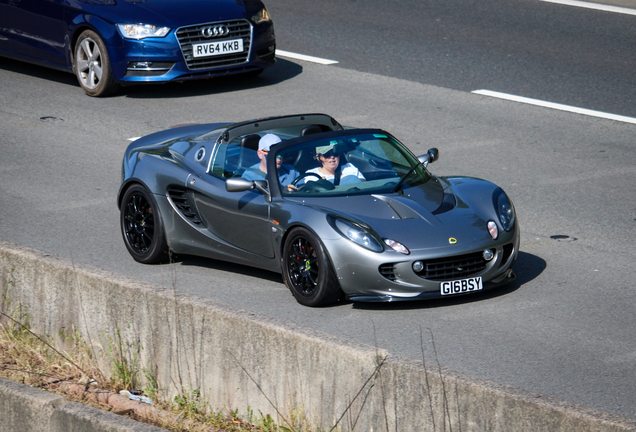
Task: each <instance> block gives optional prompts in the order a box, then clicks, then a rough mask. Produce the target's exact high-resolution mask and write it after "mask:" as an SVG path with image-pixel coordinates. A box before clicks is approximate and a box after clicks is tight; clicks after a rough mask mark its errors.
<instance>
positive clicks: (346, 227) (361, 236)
mask: <svg viewBox="0 0 636 432" xmlns="http://www.w3.org/2000/svg"><path fill="white" fill-rule="evenodd" d="M332 221H333V226H334V227H335V228H336V230H337V231H338V232H339V233H340V234H342V236H344V237H346V238H348V239H349V240H351V241H352V242H354V243H355V244H357V245H360V246H362V247H363V248H365V249H369V250H370V251H373V252H382V251H383V250H384V247H383V246H382V245H381V244H380V242H379V241H378V240H376V238H375V237H374V236H373V235H371V234H370V233H368V232H367V231H366V230H364V229H363V228H362V227H360V226H358V225H354V224H352V223H351V222H347V221H344V220H342V219H340V218H333V219H332Z"/></svg>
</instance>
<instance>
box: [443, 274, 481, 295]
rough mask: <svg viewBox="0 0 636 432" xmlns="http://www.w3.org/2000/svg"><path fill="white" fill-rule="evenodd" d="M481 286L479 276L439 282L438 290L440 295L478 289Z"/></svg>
mask: <svg viewBox="0 0 636 432" xmlns="http://www.w3.org/2000/svg"><path fill="white" fill-rule="evenodd" d="M483 288H484V286H483V285H482V283H481V277H474V278H468V279H460V280H454V281H449V282H442V283H441V284H440V292H441V293H442V295H451V294H464V293H469V292H475V291H479V290H481V289H483Z"/></svg>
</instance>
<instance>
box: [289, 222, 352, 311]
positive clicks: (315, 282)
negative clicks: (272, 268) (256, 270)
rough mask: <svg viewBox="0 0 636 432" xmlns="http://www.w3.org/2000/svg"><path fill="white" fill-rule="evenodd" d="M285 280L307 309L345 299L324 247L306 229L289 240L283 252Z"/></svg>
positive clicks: (298, 230) (302, 229)
mask: <svg viewBox="0 0 636 432" xmlns="http://www.w3.org/2000/svg"><path fill="white" fill-rule="evenodd" d="M283 280H284V281H285V285H287V287H288V288H289V289H290V291H291V292H292V294H293V296H294V297H295V298H296V300H297V301H298V303H300V304H302V305H305V306H322V305H326V304H329V303H333V302H336V301H338V300H339V299H340V298H341V297H342V291H341V290H340V286H339V284H338V281H337V279H336V274H335V272H334V271H333V267H332V265H331V260H330V259H329V257H328V256H327V254H326V252H325V249H324V246H323V245H322V243H321V242H320V240H319V239H318V238H317V237H316V235H315V234H314V233H312V232H311V231H309V230H308V229H305V228H295V229H294V230H293V231H292V232H291V233H290V234H289V236H288V237H287V240H286V242H285V247H284V250H283Z"/></svg>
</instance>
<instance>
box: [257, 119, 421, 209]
mask: <svg viewBox="0 0 636 432" xmlns="http://www.w3.org/2000/svg"><path fill="white" fill-rule="evenodd" d="M370 138H371V139H370ZM373 139H375V140H377V141H378V142H380V141H381V142H383V143H384V145H385V146H389V147H388V148H386V149H384V150H383V151H382V153H383V154H377V153H374V152H373V151H371V150H370V149H369V148H368V147H369V145H368V144H366V143H371V142H372V141H373ZM356 140H357V141H358V145H355V144H353V143H354V142H355V141H356ZM330 142H339V143H340V144H342V145H345V146H347V147H346V148H347V150H346V151H345V152H344V155H345V157H346V158H347V162H351V161H350V158H352V159H354V162H357V163H358V164H361V165H364V167H361V168H360V172H362V173H364V171H365V170H366V176H368V177H369V178H368V179H367V178H366V177H365V180H366V181H364V182H362V183H359V184H358V185H357V186H356V185H351V184H346V185H343V184H341V185H339V186H336V187H335V188H334V190H329V191H326V192H324V191H322V192H319V193H316V192H303V191H302V190H300V191H298V192H288V191H287V188H286V187H283V186H281V184H280V182H279V179H278V174H277V169H276V158H277V157H279V156H282V157H283V164H284V165H285V162H286V161H287V160H288V159H289V157H290V155H292V158H293V154H294V152H300V151H301V150H302V151H304V152H307V153H310V154H311V151H312V150H313V153H314V154H315V149H316V147H318V146H322V145H325V143H330ZM365 144H366V145H367V147H365ZM377 147H378V148H381V147H382V145H381V144H378V145H377ZM391 149H395V151H397V153H396V154H397V156H399V158H401V159H402V162H403V163H404V164H397V162H398V161H397V160H395V159H397V158H396V157H393V159H394V160H391V158H389V157H388V156H387V155H386V150H391ZM270 155H273V156H274V157H272V158H268V160H267V172H268V173H276V174H275V175H269V174H268V183H269V189H270V192H271V193H272V195H273V196H276V197H282V198H323V197H324V198H334V197H343V196H350V195H370V194H391V193H393V192H392V191H393V188H394V187H395V186H396V185H397V184H398V182H399V181H400V180H401V178H402V176H404V175H407V174H409V172H410V171H415V172H416V173H417V175H413V174H410V177H412V178H413V179H412V180H409V179H407V180H406V181H405V182H404V185H403V187H402V189H408V188H410V187H414V186H420V185H422V184H424V183H426V182H427V181H429V180H430V179H431V177H432V175H431V174H430V172H429V171H428V170H427V169H426V167H425V166H424V165H423V164H422V163H421V161H420V160H419V159H418V158H417V156H416V155H415V154H413V152H412V151H411V150H410V149H409V148H408V147H406V146H405V145H404V144H403V143H401V142H400V141H399V140H398V139H397V138H395V137H394V136H393V135H391V134H390V133H388V132H386V131H384V130H382V129H346V130H340V131H332V132H323V133H317V134H313V135H309V136H305V137H300V138H295V139H290V140H285V141H283V142H281V143H279V144H276V145H274V146H272V147H271V149H270ZM303 157H304V164H305V165H307V163H308V162H307V158H308V157H309V158H311V156H307V155H304V156H303ZM366 158H368V159H367V161H368V162H369V164H366V163H365V162H366V161H365V159H366ZM373 162H376V164H377V166H378V167H380V166H381V168H375V169H370V168H369V167H371V164H373ZM314 163H315V164H316V166H318V164H317V162H314ZM353 165H354V166H355V165H356V164H355V163H353ZM294 166H295V164H294ZM416 166H419V167H416ZM414 167H416V168H415V169H413V168H414ZM296 168H297V169H298V167H296ZM389 170H393V172H392V174H393V175H391V172H390V171H389ZM298 171H299V172H300V174H301V175H302V174H304V173H305V172H306V171H307V170H306V169H305V170H303V171H301V170H300V169H298ZM385 175H386V177H382V176H385ZM324 181H327V180H324ZM334 191H335V192H334ZM323 192H324V193H323Z"/></svg>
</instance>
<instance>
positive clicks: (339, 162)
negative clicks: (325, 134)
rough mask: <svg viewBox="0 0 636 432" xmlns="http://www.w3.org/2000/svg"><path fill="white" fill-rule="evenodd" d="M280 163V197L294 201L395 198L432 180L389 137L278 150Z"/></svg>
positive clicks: (364, 136) (354, 137) (351, 137)
mask: <svg viewBox="0 0 636 432" xmlns="http://www.w3.org/2000/svg"><path fill="white" fill-rule="evenodd" d="M276 160H277V164H276V165H277V170H278V176H277V177H278V180H279V183H280V190H281V193H282V194H283V196H289V197H292V196H293V197H309V196H311V197H321V196H325V197H334V196H348V195H366V194H372V193H391V192H394V191H395V190H396V189H398V188H399V189H401V188H409V187H413V186H418V185H421V184H423V183H425V182H427V181H428V180H429V178H430V174H429V173H428V171H427V170H426V168H425V167H424V166H423V165H422V164H420V162H419V160H418V159H417V158H416V157H415V156H413V154H412V153H411V152H410V151H409V150H407V149H406V148H405V147H404V146H403V145H402V144H401V143H400V142H398V141H397V140H396V139H395V138H393V137H391V136H390V135H388V134H384V133H359V134H356V133H353V134H352V133H351V132H349V133H348V134H346V135H344V134H343V135H339V136H336V137H333V136H331V137H329V138H324V139H317V140H314V141H310V142H304V143H300V144H297V145H291V146H287V147H283V148H281V149H280V150H278V151H277V153H276ZM405 176H406V178H404V179H403V177H405Z"/></svg>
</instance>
